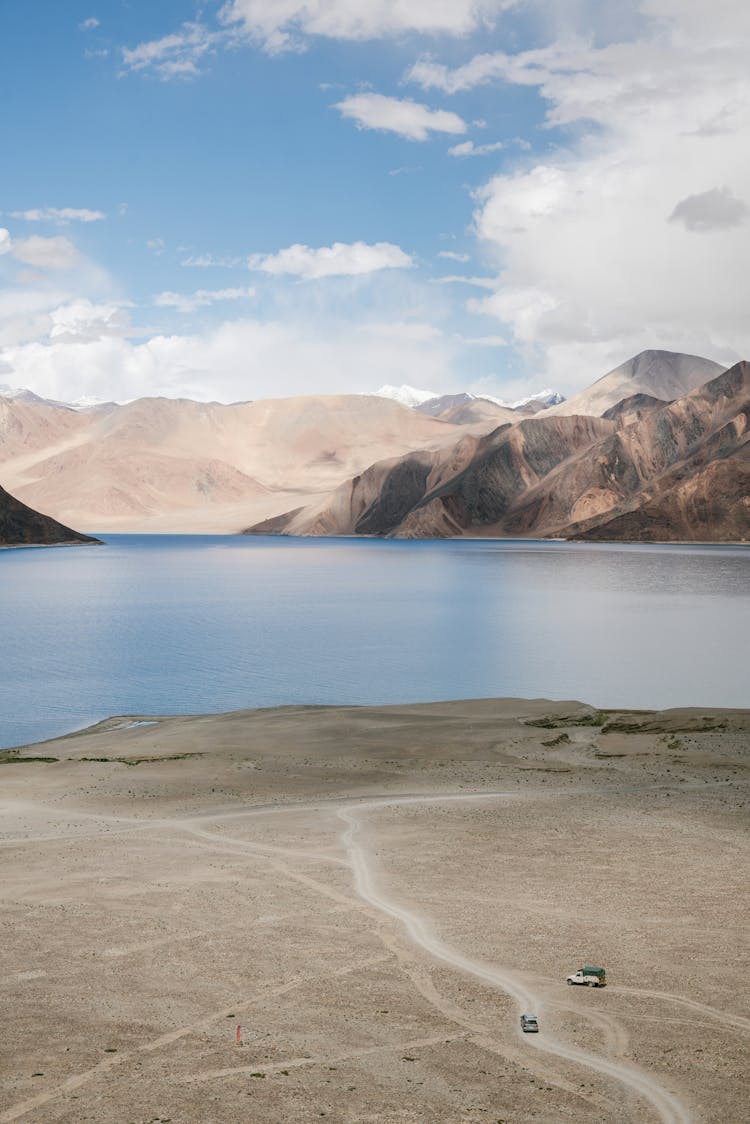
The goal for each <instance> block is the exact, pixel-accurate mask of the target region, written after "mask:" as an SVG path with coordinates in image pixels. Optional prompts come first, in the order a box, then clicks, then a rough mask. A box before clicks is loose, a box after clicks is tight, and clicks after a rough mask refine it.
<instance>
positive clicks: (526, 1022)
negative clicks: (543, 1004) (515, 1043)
mask: <svg viewBox="0 0 750 1124" xmlns="http://www.w3.org/2000/svg"><path fill="white" fill-rule="evenodd" d="M521 1030H522V1031H523V1032H524V1034H538V1033H539V1023H538V1022H537V1017H536V1015H521Z"/></svg>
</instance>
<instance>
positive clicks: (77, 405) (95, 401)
mask: <svg viewBox="0 0 750 1124" xmlns="http://www.w3.org/2000/svg"><path fill="white" fill-rule="evenodd" d="M649 352H655V353H663V354H669V355H687V354H688V353H686V352H678V351H671V350H670V349H668V348H656V347H649V348H644V350H643V351H640V352H638V353H637V354H636V355H629V356H627V358H625V359H623V361H622V362H621V363H618V364H617V365H616V366H615V367H613V368H611V369H610V370H609V371H603V372H601V373H600V374H599V375H596V376H595V378H593V379H592V380H591V381H590V382H588V383H583V384H581V385H580V386H578V387H576V388H575V389H574V390H573V391H572V392H571V394H566V395H563V394H562V392H560V391H558V390H556V389H555V388H554V387H542V388H540V389H538V390H536V391H531V392H530V393H529V394H528V395H525V396H522V398H520V399H516V400H515V401H503V400H502V399H500V398H499V397H498V396H497V395H493V394H490V393H489V392H485V393H481V392H474V391H465V390H460V389H453V390H445V391H441V392H432V391H427V390H426V389H425V388H423V387H415V386H411V385H409V384H407V383H401V384H400V385H399V386H395V385H391V384H387V383H385V384H383V385H382V386H380V387H378V388H377V389H375V390H351V391H347V390H341V391H328V392H326V391H322V392H316V391H315V390H313V389H307V390H304V391H301V392H299V393H289V394H267V395H263V396H262V397H256V398H234V399H231V400H229V399H221V398H197V397H192V396H190V395H184V394H152V393H146V394H141V395H138V396H137V397H135V398H124V399H115V398H94V397H92V396H83V397H82V398H79V399H75V398H73V399H68V400H66V399H64V398H57V399H55V398H49V397H47V396H46V395H43V394H38V393H37V391H35V390H34V389H33V388H32V387H29V386H10V385H9V384H7V383H0V397H10V398H12V397H15V396H19V395H23V394H27V393H31V394H33V395H35V396H36V397H38V398H40V399H42V400H43V401H45V402H50V403H52V404H58V405H61V406H66V407H69V408H71V409H76V410H85V409H94V408H96V407H97V406H107V405H112V406H127V405H129V404H130V403H132V402H138V401H140V400H141V399H148V398H161V399H166V400H167V401H180V400H183V401H187V402H196V403H199V404H201V405H205V406H209V405H218V406H240V405H243V404H245V403H251V402H263V401H272V400H275V399H286V398H326V397H341V396H347V395H353V396H355V397H365V398H386V399H389V400H391V401H395V402H397V403H399V404H400V405H406V406H413V405H415V403H408V402H405V401H403V400H402V398H400V397H399V396H398V394H397V393H389V392H399V391H405V392H408V391H412V392H416V393H417V394H419V395H422V396H423V397H422V400H423V401H424V402H429V401H431V400H432V399H438V398H443V397H450V396H452V395H460V394H466V395H467V396H468V397H470V398H479V399H482V400H484V401H487V402H494V403H495V404H497V405H499V406H503V407H506V408H508V409H517V408H518V407H519V406H522V405H524V404H525V403H526V402H530V401H534V400H535V399H536V400H538V399H540V398H542V397H543V396H546V395H549V396H552V395H558V396H559V399H560V401H567V399H568V398H571V397H573V396H574V395H575V394H578V393H580V392H582V391H583V390H585V389H587V387H589V386H591V385H593V383H594V382H598V381H599V379H601V378H604V377H605V375H608V374H611V373H612V372H613V371H617V370H619V368H620V367H622V366H624V365H625V364H626V363H629V362H631V361H632V360H635V359H637V358H639V356H641V355H645V354H648V353H649ZM691 357H692V358H695V359H701V360H709V361H710V362H718V360H715V359H711V357H710V356H707V355H695V356H691ZM738 362H742V359H739V360H738ZM731 365H732V364H725V365H724V366H725V369H728V367H729V366H731Z"/></svg>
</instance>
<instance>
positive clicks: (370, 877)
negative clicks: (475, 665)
mask: <svg viewBox="0 0 750 1124" xmlns="http://www.w3.org/2000/svg"><path fill="white" fill-rule="evenodd" d="M545 795H546V794H545ZM568 795H570V794H568ZM498 799H508V800H513V799H518V794H517V793H509V792H499V791H492V792H484V793H476V792H475V793H460V794H452V793H438V794H433V795H422V794H420V795H416V794H404V795H399V796H396V795H391V794H388V795H386V794H384V795H383V796H382V797H381V796H378V797H374V798H373V797H371V798H369V799H367V800H364V801H362V800H357V799H353V798H352V797H334V798H330V799H327V800H316V801H314V802H309V803H308V802H304V803H295V802H288V803H280V804H279V803H269V804H261V805H256V806H249V807H248V806H247V805H245V806H243V807H237V808H233V809H207V810H205V811H203V812H198V813H194V814H193V815H188V816H180V817H175V818H161V817H160V818H157V819H154V820H148V821H144V820H142V819H136V818H133V817H128V816H116V815H115V816H113V815H110V816H107V815H101V814H96V813H86V812H83V813H74V815H75V816H76V817H77V818H79V819H91V820H98V821H100V823H101V821H105V822H110V823H112V824H113V825H115V824H117V825H119V830H112V829H108V830H107V835H114V834H129V833H131V832H138V833H140V832H142V831H146V832H147V831H150V830H153V829H162V830H164V829H177V830H179V831H186V832H187V833H188V834H189V835H190V836H192V837H193V838H194V839H195V840H196V842H197V841H198V840H202V842H203V845H209V844H211V843H213V844H214V845H217V844H219V845H221V846H222V849H226V850H234V849H235V848H237V849H238V851H239V853H245V854H247V852H248V850H250V851H252V852H255V853H264V854H266V855H267V856H268V857H269V858H270V860H271V862H273V861H274V858H276V861H278V860H279V859H280V858H281V856H285V857H286V856H288V857H299V856H300V854H301V853H302V854H305V855H306V856H308V855H309V852H299V851H298V850H296V849H291V848H285V847H275V846H268V845H266V844H252V843H250V841H249V840H247V839H246V838H243V837H241V836H232V835H218V834H216V833H214V832H209V831H206V830H205V829H203V828H201V826H200V825H201V824H204V823H211V822H214V823H215V822H217V821H226V820H231V819H238V820H239V819H247V818H250V819H252V818H255V817H256V816H266V815H269V814H277V813H283V812H299V811H302V810H305V811H313V810H322V809H323V808H326V807H327V808H330V809H331V810H335V811H336V814H337V816H338V817H339V818H340V819H341V820H343V821H344V823H345V824H346V825H347V826H346V828H345V829H344V830H343V831H342V832H341V836H340V839H341V843H342V845H343V846H344V848H345V850H346V853H347V856H348V861H347V860H343V859H336V858H335V857H334V856H333V855H331V854H325V855H324V854H321V856H320V857H321V858H324V859H325V861H326V862H332V863H341V862H346V863H347V865H349V866H350V867H351V869H352V872H353V875H354V889H355V891H356V893H357V895H358V897H359V898H360V899H361V900H362V901H363V902H364V903H366V904H367V905H368V906H370V907H371V908H373V909H375V910H376V911H377V912H379V913H380V914H382V915H384V916H386V917H389V918H391V919H393V920H395V921H398V922H399V923H400V924H401V925H402V927H403V929H404V931H405V932H406V934H407V935H408V937H409V939H410V940H411V941H412V942H413V944H414V945H416V946H417V947H419V948H421V949H423V950H424V951H425V952H427V953H429V955H430V956H432V957H433V958H434V959H435V960H438V961H441V962H443V963H445V964H447V965H449V966H450V967H452V968H454V969H457V970H458V971H461V972H464V973H466V974H467V975H470V976H473V977H474V978H475V979H478V980H480V981H482V982H483V983H485V984H487V985H489V986H490V987H492V988H496V989H498V990H501V991H503V992H504V993H505V994H507V995H509V996H511V997H512V998H513V999H514V1000H515V1001H516V1003H517V1004H518V1005H519V1007H527V1008H530V1009H533V1008H535V1007H536V1008H538V1007H540V1006H541V1002H540V999H539V997H538V996H537V995H536V994H535V993H534V992H533V991H532V990H530V988H529V987H528V986H527V984H526V983H525V982H524V981H522V980H521V979H520V978H519V977H516V976H515V975H513V974H512V973H511V972H510V971H508V970H502V969H500V968H498V967H496V966H495V965H490V964H486V963H483V962H481V961H479V960H474V959H472V958H470V957H467V956H465V955H463V954H462V953H460V952H458V951H457V950H455V949H453V948H451V947H450V946H449V945H447V944H446V943H445V942H443V941H441V940H440V939H439V938H438V937H436V936H435V934H434V933H433V931H432V930H431V928H430V925H429V923H428V921H426V920H425V919H424V918H423V917H420V916H419V914H418V913H417V912H415V911H413V910H409V909H408V908H406V907H405V906H404V905H401V904H398V903H397V902H394V901H392V900H390V899H389V898H387V897H386V895H385V894H384V893H383V891H381V890H380V889H379V888H378V886H377V883H376V880H375V876H374V874H373V871H372V869H371V861H370V858H369V856H368V854H367V851H366V849H365V847H364V846H363V845H362V843H361V842H360V841H359V839H358V836H359V833H360V820H359V816H360V814H362V813H366V812H368V811H371V810H375V809H378V808H386V807H393V806H398V805H401V804H445V803H452V802H458V801H462V802H469V801H473V802H479V801H483V800H498ZM28 807H29V808H31V807H32V805H31V804H29V805H28ZM57 811H58V814H59V810H57ZM101 834H102V832H101V827H100V829H99V831H96V832H92V833H80V832H79V833H74V834H67V833H65V834H56V835H50V836H48V837H47V836H44V837H42V840H43V841H46V840H47V839H48V838H49V839H50V840H51V839H56V840H58V841H61V840H64V841H71V842H72V841H78V840H80V839H82V838H92V837H95V836H99V835H101ZM21 841H23V842H26V843H28V842H34V843H36V842H39V841H40V838H39V837H37V838H34V839H29V838H28V837H25V838H24V839H23V840H15V839H12V838H7V839H6V840H5V841H4V842H7V843H15V842H21ZM298 877H299V878H300V880H305V881H306V882H309V883H310V885H311V888H313V889H316V890H318V891H322V890H323V886H322V885H321V884H319V883H317V882H313V880H311V879H309V878H307V877H305V876H303V875H299V876H298ZM328 894H329V896H331V897H335V898H337V899H339V898H341V895H340V894H338V893H336V892H335V891H332V890H331V889H330V888H329V889H328ZM611 990H613V991H617V992H622V993H628V994H639V995H643V996H647V997H649V998H658V999H661V1000H663V1001H665V1002H671V1003H675V1004H678V1005H681V1006H684V1007H687V1008H690V1009H692V1010H694V1011H696V1012H698V1013H701V1014H703V1015H704V1016H708V1017H709V1018H712V1019H720V1020H721V1021H722V1023H723V1024H724V1025H726V1024H727V1022H729V1023H730V1024H731V1025H732V1026H733V1028H734V1029H735V1030H737V1031H739V1032H740V1033H743V1032H744V1033H747V1032H748V1031H750V1020H748V1019H745V1018H742V1017H741V1016H733V1015H730V1016H728V1015H727V1012H725V1011H721V1012H719V1011H717V1010H716V1009H715V1008H712V1007H709V1006H708V1005H706V1004H702V1003H697V1002H696V1001H694V1000H691V999H688V998H687V997H683V996H679V995H673V994H668V993H662V992H652V991H645V990H641V989H635V988H625V987H617V988H612V989H611ZM556 1005H560V1004H556ZM563 1005H564V1004H563ZM579 1013H580V1012H579ZM212 1017H217V1016H215V1015H214V1016H209V1019H208V1021H211V1018H212ZM205 1021H207V1020H206V1019H203V1020H201V1024H203V1023H204V1022H205ZM191 1029H193V1028H192V1026H191V1027H188V1028H179V1029H178V1030H177V1031H172V1032H170V1033H169V1034H167V1035H162V1036H160V1037H159V1038H157V1039H156V1040H155V1041H153V1042H150V1043H145V1044H142V1045H141V1046H140V1047H139V1048H137V1049H136V1051H135V1052H134V1053H135V1054H137V1053H138V1052H139V1050H145V1051H151V1050H153V1049H158V1048H159V1047H160V1046H161V1045H162V1044H163V1043H165V1042H167V1041H168V1040H172V1038H173V1037H180V1036H182V1035H183V1034H185V1033H187V1032H188V1031H189V1030H191ZM516 1034H517V1036H518V1038H519V1040H520V1041H521V1042H522V1043H523V1046H524V1047H526V1048H533V1049H536V1050H538V1051H539V1052H540V1053H546V1054H550V1055H552V1056H556V1057H559V1058H563V1059H565V1060H567V1061H571V1062H573V1063H575V1064H577V1065H580V1066H583V1067H585V1068H588V1069H590V1070H593V1071H594V1072H597V1073H600V1074H602V1075H603V1076H604V1077H608V1078H610V1079H612V1080H614V1081H616V1082H619V1083H620V1084H621V1085H622V1086H624V1088H625V1089H626V1090H627V1091H628V1092H629V1093H631V1094H634V1095H636V1096H637V1097H640V1098H642V1100H643V1101H644V1102H646V1103H648V1105H649V1106H650V1107H651V1110H652V1113H653V1115H654V1116H655V1118H657V1119H658V1120H660V1121H661V1122H662V1124H691V1120H692V1118H691V1116H690V1114H689V1112H688V1110H687V1109H686V1107H685V1106H684V1105H683V1104H682V1103H681V1102H680V1101H679V1100H678V1099H677V1097H676V1096H675V1095H674V1094H673V1093H671V1092H669V1091H668V1090H667V1089H665V1088H664V1087H663V1086H662V1085H660V1084H659V1082H658V1081H657V1080H656V1078H654V1077H652V1076H651V1075H650V1074H648V1073H645V1072H644V1071H643V1070H640V1069H638V1068H637V1067H635V1066H633V1065H626V1064H620V1063H618V1062H616V1061H611V1060H610V1059H608V1058H603V1057H601V1056H599V1055H597V1054H594V1053H591V1052H589V1051H586V1050H583V1049H580V1048H578V1047H575V1046H570V1045H568V1044H567V1043H565V1042H563V1041H561V1040H560V1039H557V1038H554V1037H552V1036H551V1035H550V1034H549V1032H547V1031H545V1033H544V1035H543V1037H540V1038H539V1039H537V1038H536V1037H533V1038H530V1037H528V1036H526V1035H523V1034H521V1032H520V1030H519V1029H518V1028H517V1027H516ZM130 1056H131V1055H125V1054H123V1055H118V1056H116V1057H115V1056H113V1058H112V1059H106V1060H105V1061H104V1062H102V1063H99V1065H97V1066H95V1067H94V1068H93V1069H92V1070H90V1071H87V1072H86V1073H83V1074H79V1075H75V1076H73V1077H71V1078H69V1079H68V1080H67V1081H65V1082H64V1083H63V1084H62V1085H61V1086H60V1087H58V1088H57V1089H56V1090H55V1091H50V1092H49V1093H47V1094H43V1095H41V1096H39V1097H35V1098H32V1099H31V1100H28V1101H25V1102H22V1103H20V1104H16V1105H14V1106H10V1107H9V1109H7V1110H6V1111H5V1112H1V1113H0V1121H5V1120H8V1121H10V1120H15V1119H17V1118H18V1117H20V1116H22V1115H25V1114H26V1113H27V1112H29V1111H30V1110H32V1109H33V1108H35V1107H39V1106H40V1105H41V1104H42V1103H46V1102H47V1101H49V1100H54V1099H56V1097H58V1096H59V1095H61V1094H62V1093H64V1092H68V1091H70V1090H71V1089H72V1088H76V1087H78V1086H79V1085H83V1084H85V1083H87V1082H88V1081H90V1080H91V1079H92V1078H94V1077H95V1076H97V1075H99V1074H101V1073H102V1072H104V1071H105V1070H106V1069H108V1068H111V1067H113V1066H115V1065H119V1064H121V1063H122V1062H123V1061H125V1060H129V1057H130Z"/></svg>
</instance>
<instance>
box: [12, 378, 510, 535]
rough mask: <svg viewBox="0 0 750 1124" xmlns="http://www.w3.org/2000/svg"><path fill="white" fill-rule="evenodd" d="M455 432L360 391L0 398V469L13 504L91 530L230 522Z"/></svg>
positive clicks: (280, 506)
mask: <svg viewBox="0 0 750 1124" xmlns="http://www.w3.org/2000/svg"><path fill="white" fill-rule="evenodd" d="M492 426H493V422H491V421H487V422H485V423H478V424H477V426H476V428H478V429H480V430H485V431H486V430H487V429H490V428H492ZM470 428H471V427H470ZM464 432H466V427H461V426H457V425H451V424H449V423H446V422H444V421H441V420H439V419H435V418H430V417H427V416H424V415H422V414H419V413H416V412H414V411H413V410H410V409H408V408H406V407H405V406H401V405H399V404H398V403H396V402H393V401H388V400H386V399H383V398H376V397H369V396H365V395H331V396H314V395H310V396H306V397H300V398H287V399H272V400H267V401H262V402H244V403H235V404H233V405H221V404H219V403H215V402H214V403H200V402H192V401H189V400H185V399H166V398H144V399H138V400H137V401H134V402H130V403H128V404H126V405H123V406H113V405H111V404H110V405H108V406H103V407H93V408H90V409H87V410H79V411H76V410H73V409H70V408H69V407H66V406H60V405H55V404H52V403H45V402H39V401H38V402H36V403H32V402H27V401H22V400H19V399H18V398H14V399H2V398H0V471H2V476H3V480H4V482H5V483H6V485H7V486H8V487H10V488H11V489H12V491H13V492H14V494H16V495H17V496H18V497H19V498H20V499H22V500H23V501H24V502H25V503H28V504H30V505H32V506H34V507H40V508H43V509H45V510H47V511H50V512H53V513H54V515H55V517H56V518H58V519H60V520H62V521H64V522H66V523H72V524H74V525H77V526H83V527H86V528H91V529H92V530H101V531H104V530H120V531H143V530H157V531H191V530H192V531H204V532H207V531H215V532H232V531H237V530H239V529H240V528H241V527H242V526H245V525H246V524H247V522H248V521H250V520H252V519H261V518H264V517H266V516H268V515H274V514H278V513H279V512H283V511H285V510H288V509H289V508H290V507H293V506H297V505H300V504H309V503H310V502H312V501H314V500H315V499H316V498H318V497H320V496H323V495H327V494H329V493H330V491H331V490H332V489H333V488H335V487H336V486H337V485H338V484H339V483H341V481H343V480H346V479H347V478H348V477H350V476H352V475H354V474H356V473H358V472H361V471H363V470H364V469H365V468H366V467H367V466H368V465H369V464H372V463H373V462H374V461H377V460H380V459H382V458H383V457H388V456H400V455H403V454H404V453H407V452H409V451H411V450H414V449H431V450H434V449H438V448H440V447H441V446H442V445H445V444H448V445H452V444H454V443H455V442H456V440H457V439H458V438H459V437H460V436H461V434H462V433H464Z"/></svg>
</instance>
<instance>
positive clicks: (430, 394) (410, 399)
mask: <svg viewBox="0 0 750 1124" xmlns="http://www.w3.org/2000/svg"><path fill="white" fill-rule="evenodd" d="M374 393H375V396H376V397H377V398H392V399H393V401H394V402H400V403H401V405H402V406H412V407H413V406H419V405H421V404H422V402H427V401H428V400H429V399H430V398H437V394H435V392H434V391H432V390H417V388H416V387H414V386H406V385H404V386H381V388H380V390H376V391H375V392H374Z"/></svg>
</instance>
